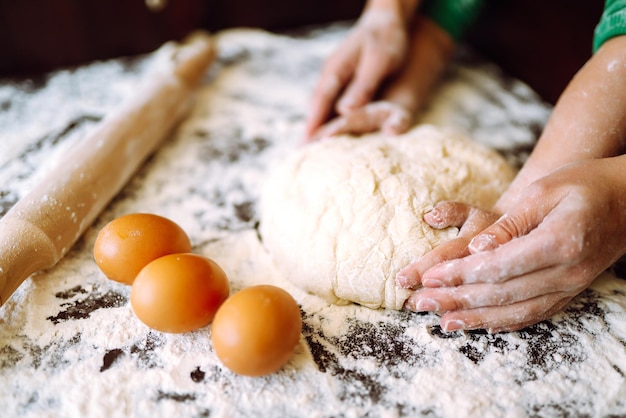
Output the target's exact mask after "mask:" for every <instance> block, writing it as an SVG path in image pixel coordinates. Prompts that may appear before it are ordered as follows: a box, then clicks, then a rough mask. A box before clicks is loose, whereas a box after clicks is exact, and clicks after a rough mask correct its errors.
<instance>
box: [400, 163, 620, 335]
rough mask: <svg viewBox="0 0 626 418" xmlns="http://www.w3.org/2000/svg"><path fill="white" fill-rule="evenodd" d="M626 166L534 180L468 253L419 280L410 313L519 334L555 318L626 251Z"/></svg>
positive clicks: (580, 168)
mask: <svg viewBox="0 0 626 418" xmlns="http://www.w3.org/2000/svg"><path fill="white" fill-rule="evenodd" d="M625 163H626V157H625V156H621V157H614V158H607V159H595V160H586V161H583V162H578V163H571V164H569V165H567V166H564V167H563V168H562V169H560V170H557V171H555V172H554V173H552V174H550V175H548V176H545V177H543V178H542V179H539V180H537V181H535V182H534V183H532V184H531V185H530V186H528V187H527V188H526V190H525V191H524V192H523V193H522V195H521V196H520V198H519V199H518V200H517V204H516V205H515V206H514V207H511V208H509V210H508V211H507V213H505V215H504V216H502V217H501V218H500V219H499V220H498V221H496V222H495V223H494V224H493V225H491V226H489V227H487V228H486V229H485V230H483V231H482V232H480V233H479V234H478V235H476V236H475V237H474V238H473V239H472V240H471V241H470V243H469V245H468V247H467V251H466V252H465V253H464V254H468V255H466V256H465V257H463V258H458V259H454V260H450V261H445V262H442V263H439V264H437V265H435V266H434V267H431V268H429V269H427V270H425V271H424V272H423V273H422V274H421V277H419V278H416V277H412V279H411V280H409V281H408V282H409V283H410V284H413V283H415V282H421V284H422V285H423V288H421V289H420V290H417V291H416V292H415V293H414V294H413V295H412V296H411V297H410V298H409V299H408V301H407V308H408V309H411V310H415V311H436V312H440V313H442V314H443V316H442V318H441V324H442V328H443V329H444V330H446V331H455V330H460V329H465V330H468V329H478V328H483V329H487V330H489V331H490V332H499V331H512V330H518V329H521V328H523V327H526V326H529V325H532V324H534V323H537V322H539V321H541V320H544V319H547V318H549V317H550V316H552V315H553V314H554V313H556V312H557V311H559V310H560V309H562V308H563V307H564V306H565V305H566V304H567V302H569V301H570V300H571V299H572V298H573V297H574V296H576V295H577V294H579V293H580V292H581V291H583V290H584V289H585V288H587V287H588V286H589V285H590V284H591V282H592V281H593V280H594V279H595V278H596V277H597V276H598V275H599V274H600V273H601V272H602V271H604V270H605V269H606V268H607V267H609V266H610V265H611V264H612V263H613V262H615V261H616V260H617V259H618V258H619V257H620V256H621V255H623V254H624V253H625V252H626V240H624V236H626V198H625V197H624V190H625V189H626V184H625V183H626V181H625V179H626V175H625V171H626V170H625V168H624V167H626V165H625ZM468 215H469V213H468ZM469 219H470V218H469V216H468V220H469ZM445 223H446V222H443V224H445ZM456 250H458V249H456ZM454 256H455V253H454V251H452V252H450V253H447V254H444V255H443V256H441V258H442V259H444V260H445V259H449V258H450V257H454ZM426 257H432V256H431V255H427V256H426ZM418 263H419V261H418ZM410 271H411V270H409V272H410ZM413 271H414V273H419V270H418V269H414V270H413ZM401 273H402V272H401ZM404 273H407V272H404ZM407 274H408V273H407Z"/></svg>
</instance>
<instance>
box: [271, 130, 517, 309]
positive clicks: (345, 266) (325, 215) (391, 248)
mask: <svg viewBox="0 0 626 418" xmlns="http://www.w3.org/2000/svg"><path fill="white" fill-rule="evenodd" d="M270 171H271V175H270V179H269V180H268V181H267V182H266V184H265V187H264V190H265V192H264V194H263V196H262V197H261V209H260V212H261V215H260V217H261V225H260V232H261V238H262V240H263V244H264V245H265V247H266V248H267V249H268V251H269V252H270V254H271V255H272V257H273V259H274V260H275V262H276V264H277V266H278V267H279V269H280V270H281V272H282V273H283V274H284V275H285V277H287V278H288V279H289V280H291V281H292V282H294V283H295V284H297V285H298V286H300V287H301V288H303V289H305V290H306V291H308V292H311V293H313V294H316V295H319V296H321V297H323V298H325V299H326V300H328V301H329V302H331V303H345V302H356V303H358V304H361V305H364V306H367V307H370V308H390V309H396V310H398V309H402V307H403V305H404V302H405V301H406V299H407V298H408V296H409V295H410V291H409V290H407V289H403V288H401V287H399V286H396V284H395V276H396V273H397V272H398V271H399V270H400V269H402V268H403V267H405V266H406V265H408V264H409V263H410V262H412V261H413V260H415V259H417V258H418V257H420V256H421V255H423V254H425V253H426V252H428V251H430V250H432V249H433V248H435V247H436V246H437V245H439V244H441V243H443V242H445V241H448V240H450V239H452V238H455V237H456V236H457V232H458V230H457V228H447V229H443V230H436V229H433V228H431V227H429V226H428V225H427V224H426V223H425V222H424V221H423V216H424V214H425V213H427V212H428V211H430V210H431V209H432V208H433V206H434V205H435V204H436V203H437V202H440V201H444V200H449V201H460V202H466V203H469V204H472V205H475V206H478V207H481V208H483V209H490V208H491V206H492V205H493V204H494V203H495V201H496V200H497V198H498V197H499V196H500V194H502V192H503V191H504V190H505V188H506V186H507V185H508V184H509V183H510V181H511V180H512V179H513V176H514V170H513V168H512V167H510V166H509V165H508V163H507V162H506V161H505V160H504V158H502V157H501V156H500V155H498V154H497V153H495V152H494V151H492V150H489V149H488V148H486V147H484V146H481V145H479V144H477V143H475V142H472V141H470V140H469V139H467V138H464V137H462V136H460V135H458V134H453V133H452V132H451V131H450V130H448V131H444V130H440V129H437V128H436V127H434V126H431V125H421V126H419V127H417V128H415V129H413V130H412V131H410V132H408V133H407V134H404V135H399V136H397V137H385V136H382V135H379V134H370V135H366V136H363V137H361V138H359V139H356V138H351V137H338V138H328V139H326V140H324V141H320V142H317V143H314V144H311V145H307V146H305V147H302V148H300V149H299V150H298V151H297V152H296V153H295V154H294V155H291V156H290V157H289V158H288V161H287V162H286V163H285V164H283V165H282V166H280V167H279V168H275V169H274V170H270Z"/></svg>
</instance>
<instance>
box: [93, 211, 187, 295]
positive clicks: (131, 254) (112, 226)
mask: <svg viewBox="0 0 626 418" xmlns="http://www.w3.org/2000/svg"><path fill="white" fill-rule="evenodd" d="M189 251H191V242H190V241H189V237H188V236H187V234H186V233H185V231H183V229H182V228H181V227H180V226H178V225H177V224H176V223H175V222H173V221H171V220H169V219H167V218H164V217H162V216H158V215H153V214H149V213H133V214H129V215H124V216H121V217H119V218H117V219H114V220H112V221H111V222H109V223H108V224H106V225H105V226H104V227H103V228H102V229H101V230H100V232H99V233H98V236H97V238H96V242H95V244H94V248H93V255H94V259H95V261H96V264H97V265H98V267H99V268H100V270H101V271H102V272H103V273H104V275H105V276H107V277H108V278H109V279H111V280H115V281H117V282H121V283H125V284H132V283H133V280H135V276H137V274H138V273H139V271H140V270H141V269H142V268H143V267H144V266H146V265H147V264H148V263H149V262H151V261H152V260H155V259H157V258H159V257H162V256H164V255H167V254H174V253H186V252H189Z"/></svg>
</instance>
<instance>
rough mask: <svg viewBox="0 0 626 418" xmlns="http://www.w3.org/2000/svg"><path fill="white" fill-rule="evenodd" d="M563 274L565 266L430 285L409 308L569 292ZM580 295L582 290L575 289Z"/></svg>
mask: <svg viewBox="0 0 626 418" xmlns="http://www.w3.org/2000/svg"><path fill="white" fill-rule="evenodd" d="M562 277H567V272H566V271H565V269H564V268H553V269H549V271H544V270H541V271H538V272H533V273H531V274H528V275H524V276H521V277H516V278H514V279H511V280H509V281H507V282H504V283H496V284H482V283H479V284H470V285H464V286H457V287H441V288H428V287H424V288H421V289H419V290H417V291H415V292H414V293H413V294H412V295H411V296H410V297H409V299H407V301H406V308H407V309H409V310H412V311H415V312H422V311H433V312H447V311H456V310H462V309H474V308H483V307H488V306H500V305H509V304H512V303H517V302H522V301H525V300H529V299H533V298H536V297H538V296H541V295H546V294H549V293H555V292H565V291H569V290H570V289H566V288H563V287H562V286H561V284H562V280H559V279H560V278H562ZM571 290H572V292H571V293H572V294H576V293H577V292H578V291H579V289H576V290H574V289H571Z"/></svg>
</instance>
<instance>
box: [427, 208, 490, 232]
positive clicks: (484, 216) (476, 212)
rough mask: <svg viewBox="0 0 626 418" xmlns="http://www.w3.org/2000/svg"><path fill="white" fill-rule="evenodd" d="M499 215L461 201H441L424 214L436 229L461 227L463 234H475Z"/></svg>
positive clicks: (429, 223)
mask: <svg viewBox="0 0 626 418" xmlns="http://www.w3.org/2000/svg"><path fill="white" fill-rule="evenodd" d="M497 218H498V216H497V215H496V214H494V213H491V212H488V211H486V210H483V209H481V208H479V207H476V206H471V205H468V204H466V203H461V202H450V201H447V202H439V203H437V204H436V205H435V207H434V208H433V209H432V210H431V211H430V212H428V213H426V214H425V215H424V221H425V222H426V223H427V224H428V225H429V226H431V227H432V228H435V229H444V228H449V227H451V226H454V227H457V228H460V231H459V233H460V234H461V235H465V236H468V235H472V236H473V235H475V234H476V233H478V232H479V231H482V230H483V229H484V228H486V227H487V226H488V225H491V224H492V223H493V222H495V221H496V219H497Z"/></svg>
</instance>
